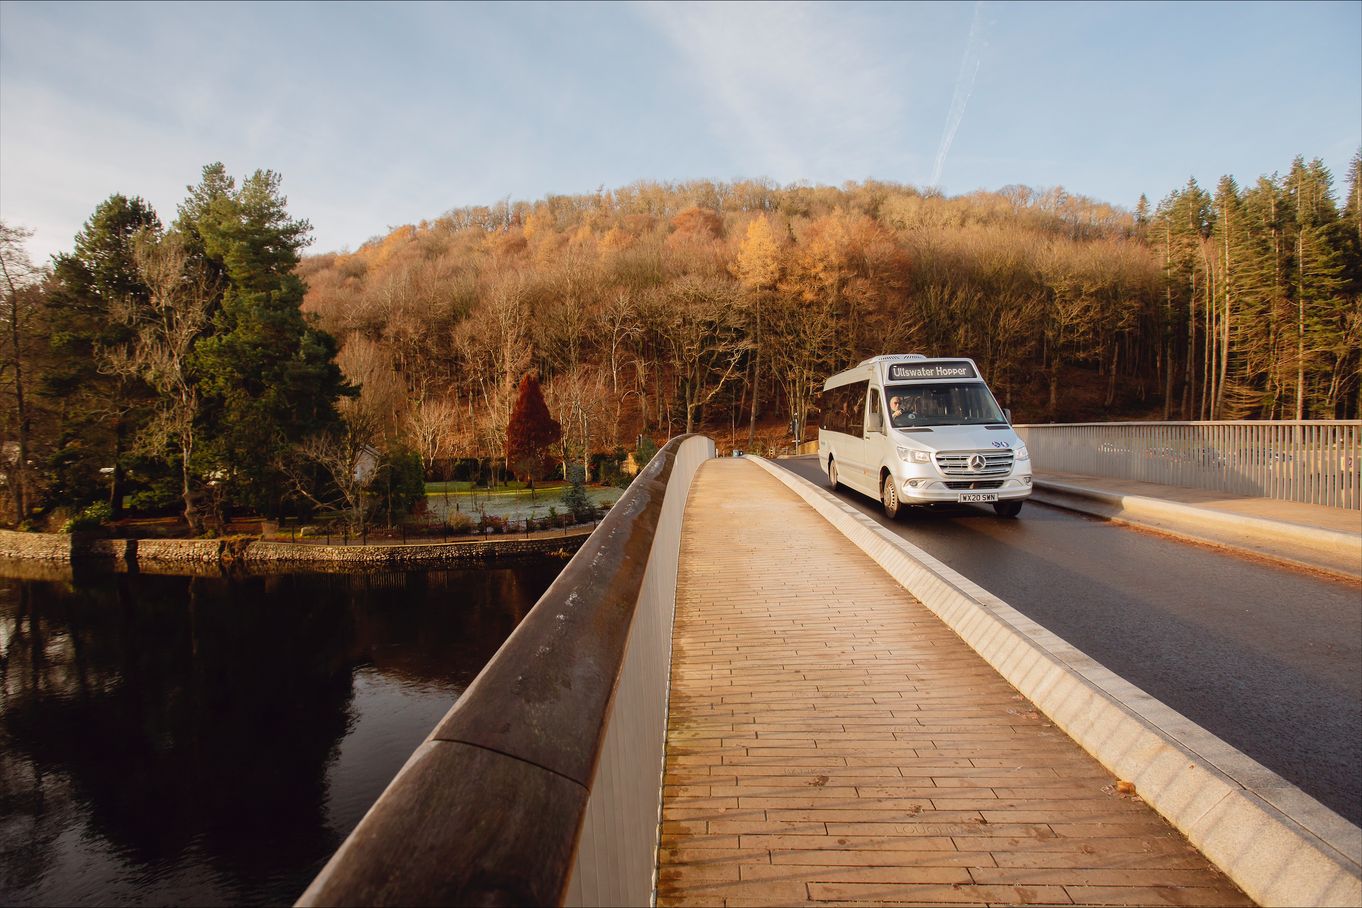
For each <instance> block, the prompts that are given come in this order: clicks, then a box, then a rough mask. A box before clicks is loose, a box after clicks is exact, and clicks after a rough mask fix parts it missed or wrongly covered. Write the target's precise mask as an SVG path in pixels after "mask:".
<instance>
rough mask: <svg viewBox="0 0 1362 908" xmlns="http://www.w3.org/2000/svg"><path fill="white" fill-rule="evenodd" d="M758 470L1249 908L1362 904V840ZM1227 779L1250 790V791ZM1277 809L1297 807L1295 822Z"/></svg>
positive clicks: (1022, 620) (843, 509)
mask: <svg viewBox="0 0 1362 908" xmlns="http://www.w3.org/2000/svg"><path fill="white" fill-rule="evenodd" d="M749 459H751V460H752V461H753V462H755V463H757V464H758V465H760V466H761V467H763V468H764V469H765V470H766V471H767V472H768V473H770V474H771V475H772V476H774V477H775V478H776V479H777V480H779V481H780V482H782V483H783V484H784V485H786V486H787V487H788V488H790V489H791V490H792V491H793V492H795V494H797V495H799V496H800V497H801V498H803V499H804V500H805V501H806V502H807V503H808V504H809V505H810V506H812V507H813V508H814V510H815V511H817V512H818V513H819V514H821V515H822V516H823V517H824V518H825V519H827V520H828V522H829V523H831V524H832V525H833V526H834V527H835V528H837V529H838V530H839V531H840V532H842V533H843V534H844V535H846V536H847V538H848V539H849V540H850V541H851V542H852V543H854V544H855V545H857V546H858V547H859V548H861V549H862V550H863V551H865V552H866V554H868V555H869V556H870V557H871V558H872V559H874V560H875V561H876V563H878V564H880V565H881V567H883V568H884V569H885V570H886V571H887V572H888V573H889V574H890V576H892V577H894V579H895V580H897V581H898V582H899V583H901V584H902V585H903V586H904V587H905V588H906V589H907V590H908V591H909V592H910V593H912V594H913V595H914V596H916V597H917V598H918V599H919V600H921V601H922V602H923V604H924V605H926V606H927V607H928V608H929V609H931V610H932V611H933V612H935V613H936V614H937V615H938V616H939V617H940V618H941V619H942V620H943V621H945V622H946V624H947V625H948V626H950V627H951V628H952V629H953V630H954V631H955V632H956V633H957V634H959V635H960V637H961V638H962V639H963V640H965V642H966V643H968V644H969V645H970V646H971V647H972V648H973V649H975V651H976V652H978V653H979V654H980V655H981V656H982V657H983V658H984V659H985V660H986V661H987V662H989V664H990V665H992V666H993V667H994V668H995V669H996V670H998V672H999V673H1000V674H1002V675H1003V677H1004V678H1005V679H1006V680H1007V681H1008V682H1009V683H1011V684H1012V685H1013V686H1014V687H1016V688H1017V689H1018V690H1019V691H1020V692H1021V693H1022V694H1023V695H1025V696H1026V697H1028V698H1029V699H1030V700H1032V702H1034V703H1035V704H1036V706H1037V707H1038V708H1040V709H1041V710H1042V711H1043V712H1044V713H1045V714H1046V715H1047V716H1049V717H1050V718H1051V719H1052V720H1053V721H1054V722H1055V724H1056V726H1057V727H1059V728H1060V729H1062V730H1063V731H1064V732H1065V733H1066V734H1068V735H1069V736H1070V737H1071V738H1073V739H1074V741H1075V742H1076V743H1078V744H1079V745H1080V746H1081V747H1083V748H1084V749H1085V750H1087V751H1088V752H1089V753H1091V754H1092V755H1093V756H1094V757H1095V758H1096V759H1097V760H1098V761H1099V762H1101V763H1102V764H1103V765H1104V766H1106V767H1107V768H1108V769H1109V770H1111V771H1112V772H1113V773H1115V774H1116V775H1117V776H1118V777H1119V778H1122V779H1128V780H1130V781H1132V782H1134V783H1135V785H1136V790H1137V791H1138V792H1139V793H1140V795H1141V796H1142V797H1143V798H1144V800H1145V801H1146V802H1147V803H1148V804H1149V805H1150V806H1151V807H1153V808H1154V809H1155V810H1157V811H1158V812H1159V813H1160V814H1162V815H1163V816H1164V817H1165V818H1167V819H1168V820H1169V821H1170V822H1171V823H1173V825H1174V826H1176V827H1177V828H1178V829H1179V830H1181V831H1182V832H1183V834H1184V835H1186V836H1187V837H1188V840H1189V841H1191V842H1192V844H1194V845H1195V846H1196V847H1197V848H1199V849H1200V850H1201V851H1202V853H1204V854H1205V855H1206V857H1207V858H1209V859H1210V860H1211V861H1212V862H1213V863H1215V864H1216V865H1217V866H1218V867H1220V869H1221V870H1222V871H1224V872H1225V873H1226V875H1228V876H1229V877H1230V878H1231V879H1232V880H1234V882H1235V883H1237V884H1238V885H1239V886H1240V887H1241V888H1242V889H1243V890H1244V891H1245V892H1246V893H1247V894H1248V895H1249V896H1250V897H1251V898H1253V899H1255V900H1256V901H1258V902H1259V903H1261V904H1270V905H1338V906H1349V905H1357V904H1362V829H1359V828H1358V827H1357V826H1354V825H1353V824H1351V823H1349V822H1348V821H1346V820H1344V819H1343V818H1342V817H1339V816H1338V815H1337V814H1335V813H1334V812H1333V811H1330V810H1329V809H1328V808H1326V807H1324V806H1323V805H1321V804H1319V802H1318V801H1315V800H1314V799H1313V798H1310V797H1309V796H1308V795H1305V794H1304V792H1301V791H1300V790H1299V789H1297V788H1296V787H1295V786H1293V785H1291V784H1290V783H1288V782H1286V781H1285V780H1284V779H1282V778H1280V777H1279V776H1277V775H1276V774H1275V773H1272V772H1271V771H1270V770H1268V769H1266V768H1265V767H1262V766H1261V765H1260V764H1257V763H1256V762H1255V761H1252V760H1250V759H1249V758H1248V757H1246V756H1244V755H1243V754H1241V753H1239V752H1238V751H1237V750H1235V749H1234V748H1232V747H1230V746H1229V745H1228V744H1226V743H1225V742H1223V741H1221V740H1220V739H1219V738H1217V737H1215V736H1214V735H1211V734H1210V733H1209V732H1207V731H1205V730H1204V729H1202V728H1200V727H1199V726H1197V725H1195V724H1194V723H1192V722H1190V721H1189V720H1187V719H1186V718H1185V717H1182V716H1181V715H1180V714H1178V713H1176V712H1175V711H1173V710H1171V709H1169V708H1168V707H1166V706H1164V705H1163V704H1162V703H1160V702H1159V701H1158V700H1156V699H1155V698H1153V697H1151V696H1149V695H1148V694H1146V693H1144V692H1143V691H1141V690H1139V689H1138V688H1136V687H1135V686H1134V685H1131V684H1129V683H1128V682H1126V681H1124V680H1123V679H1120V678H1119V677H1117V676H1116V675H1114V674H1113V673H1111V672H1110V671H1108V670H1107V669H1105V668H1103V667H1102V666H1101V665H1100V664H1098V663H1097V662H1095V661H1094V660H1092V659H1091V658H1089V657H1088V656H1086V655H1085V654H1083V653H1082V652H1081V651H1080V650H1077V649H1076V648H1074V647H1072V646H1069V645H1068V644H1067V643H1065V642H1064V641H1063V640H1061V639H1060V638H1059V637H1057V636H1055V635H1054V634H1052V633H1050V632H1048V631H1046V630H1045V629H1044V628H1042V627H1040V626H1039V625H1037V624H1036V623H1035V622H1032V621H1030V619H1027V618H1026V617H1025V616H1023V615H1021V614H1020V613H1018V612H1017V611H1016V610H1015V609H1013V608H1011V606H1008V605H1007V604H1006V603H1005V602H1003V601H1002V600H1000V599H998V598H997V597H995V596H992V595H991V594H988V593H987V592H986V591H984V590H983V589H982V588H980V587H978V586H977V585H976V584H973V583H971V582H970V581H969V580H967V579H966V578H964V577H961V576H960V575H959V574H957V573H955V572H954V571H953V570H951V569H950V568H949V567H947V566H946V565H944V564H942V563H941V562H939V561H937V560H936V559H934V558H932V557H931V556H930V555H928V554H927V553H926V552H923V551H922V550H920V549H918V548H916V547H915V546H912V545H911V544H910V543H908V542H906V541H904V540H902V539H900V538H898V537H897V536H894V535H893V534H891V533H890V532H889V531H887V530H885V529H884V528H883V527H881V526H879V525H878V524H876V523H875V522H874V521H872V520H870V519H869V518H867V517H865V516H864V515H863V514H861V513H860V512H858V511H856V510H855V509H854V508H852V507H850V506H849V505H846V504H844V503H843V502H841V501H839V500H838V499H836V498H835V497H834V496H832V495H831V494H830V493H828V492H826V491H825V490H823V489H820V488H818V487H817V486H815V485H813V484H812V483H810V482H808V481H807V480H805V479H803V478H801V477H798V476H795V475H794V474H793V473H790V472H789V471H787V470H783V469H780V468H779V467H776V466H774V465H773V464H770V463H769V462H767V461H765V460H763V459H762V458H759V457H751V458H749ZM1161 726H1162V727H1161ZM1170 727H1172V728H1176V729H1177V732H1176V734H1174V733H1172V732H1170V731H1168V730H1166V729H1168V728H1170ZM1211 754H1213V755H1214V759H1215V762H1213V761H1212V758H1211V757H1209V756H1208V755H1211ZM1217 764H1218V765H1217ZM1221 767H1225V768H1227V769H1229V770H1230V771H1231V772H1233V773H1234V776H1237V777H1238V778H1241V779H1242V778H1246V777H1249V778H1252V779H1253V782H1252V783H1251V784H1252V788H1250V787H1248V786H1247V785H1245V784H1244V783H1241V782H1240V781H1236V778H1235V777H1232V776H1231V775H1229V774H1227V773H1226V772H1225V771H1222V768H1221ZM1273 801H1277V802H1285V803H1287V804H1289V805H1294V806H1297V807H1299V809H1294V810H1293V811H1292V813H1291V814H1288V813H1285V812H1284V811H1283V810H1282V809H1279V808H1278V807H1277V806H1275V804H1274V803H1273Z"/></svg>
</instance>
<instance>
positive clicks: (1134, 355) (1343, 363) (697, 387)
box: [300, 158, 1362, 463]
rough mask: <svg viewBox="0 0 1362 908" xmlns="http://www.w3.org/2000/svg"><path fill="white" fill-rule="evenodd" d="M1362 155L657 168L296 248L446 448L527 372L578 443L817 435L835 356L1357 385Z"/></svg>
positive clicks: (486, 439) (419, 433)
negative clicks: (1198, 170)
mask: <svg viewBox="0 0 1362 908" xmlns="http://www.w3.org/2000/svg"><path fill="white" fill-rule="evenodd" d="M1360 166H1362V165H1359V159H1358V158H1354V160H1353V162H1352V166H1351V168H1350V172H1349V174H1348V179H1347V184H1348V198H1347V200H1346V202H1345V203H1344V207H1343V210H1342V211H1340V210H1339V206H1338V203H1337V201H1336V199H1335V198H1334V196H1333V194H1332V190H1331V181H1332V177H1331V175H1330V174H1329V172H1328V171H1327V170H1326V168H1325V167H1324V165H1323V164H1322V163H1321V162H1320V161H1318V160H1316V161H1313V162H1310V163H1306V162H1305V161H1304V160H1303V159H1300V158H1297V159H1296V160H1295V161H1294V162H1293V163H1292V164H1291V166H1290V168H1289V171H1288V172H1287V174H1286V176H1284V177H1281V176H1277V175H1275V174H1274V175H1272V176H1267V177H1261V178H1259V179H1258V180H1257V181H1256V182H1254V183H1253V184H1252V185H1249V186H1247V187H1240V186H1238V185H1237V184H1236V183H1235V181H1234V180H1233V179H1232V178H1229V177H1226V178H1224V179H1222V180H1221V181H1220V183H1219V185H1218V186H1217V187H1216V190H1215V192H1214V193H1210V192H1207V191H1206V190H1204V189H1203V188H1201V187H1200V186H1198V185H1197V184H1196V183H1195V182H1194V181H1193V182H1189V183H1188V184H1187V185H1186V186H1185V187H1182V188H1181V189H1178V190H1175V191H1174V192H1172V193H1170V194H1169V195H1168V196H1167V197H1166V198H1164V199H1163V200H1162V201H1161V202H1160V203H1159V204H1158V205H1157V206H1150V205H1149V204H1148V203H1147V202H1146V201H1145V200H1144V199H1141V204H1140V206H1139V207H1138V208H1137V210H1136V211H1135V212H1133V213H1131V212H1126V211H1123V210H1120V209H1117V208H1113V207H1112V206H1110V205H1107V204H1104V203H1101V202H1098V201H1094V200H1092V199H1088V198H1083V197H1081V196H1074V195H1071V194H1069V193H1066V192H1065V191H1063V190H1062V189H1051V190H1045V191H1037V190H1033V189H1029V188H1027V187H1024V186H1010V187H1006V188H1004V189H1002V190H999V191H997V192H978V193H974V194H971V195H966V196H960V197H955V198H945V197H942V196H941V195H940V194H937V193H933V192H924V191H921V190H918V189H915V188H913V187H911V186H904V185H897V184H891V183H877V182H868V183H860V184H853V183H848V184H846V185H844V186H842V187H840V188H834V187H824V186H818V187H814V186H790V187H778V186H775V185H773V184H771V183H769V182H762V181H746V182H736V183H711V182H692V183H680V184H668V183H636V184H634V185H631V186H627V187H624V188H621V189H615V190H604V189H601V190H598V191H597V192H595V193H591V194H586V195H575V196H550V197H548V198H546V199H543V200H541V201H538V202H514V203H512V202H509V201H506V202H501V203H499V204H497V205H494V206H491V207H472V208H460V209H456V210H454V211H451V212H449V213H448V214H446V215H444V216H443V217H440V218H438V219H436V220H434V221H429V222H422V223H420V224H417V225H414V226H404V227H399V228H397V229H395V230H393V231H392V232H391V233H389V234H388V235H387V236H385V237H381V238H376V239H374V240H371V241H370V242H368V243H366V244H365V245H364V246H362V247H361V248H360V249H358V250H356V251H355V252H353V253H337V254H329V255H319V256H313V257H309V258H306V259H304V260H303V262H302V265H301V268H300V273H301V274H302V276H303V277H304V278H305V280H306V282H307V284H308V287H309V289H308V293H307V297H306V301H305V308H306V309H307V310H309V311H311V312H313V313H316V315H317V316H319V318H320V324H321V326H322V327H323V328H325V329H326V330H327V331H328V332H330V333H331V334H332V335H334V336H335V337H336V338H337V339H338V341H339V342H340V345H341V346H340V360H339V361H340V364H341V366H342V369H343V370H344V371H345V373H346V375H347V376H349V377H350V378H351V380H352V381H354V382H356V383H358V384H360V385H361V387H362V388H363V391H362V402H363V403H364V408H365V409H366V410H369V411H370V412H373V413H377V414H383V415H384V417H385V420H386V429H385V431H386V432H388V433H390V434H393V435H399V436H405V437H406V438H408V439H409V440H410V442H411V443H412V444H414V445H415V446H416V447H417V448H419V449H420V450H421V451H422V452H423V457H424V459H425V460H426V461H427V462H428V463H429V462H431V461H433V460H438V459H440V458H441V457H447V456H451V455H466V454H472V453H477V454H481V455H483V456H488V457H499V456H502V455H503V453H504V452H503V451H502V446H503V445H504V439H505V434H506V433H505V427H506V421H507V418H508V414H509V408H510V405H511V401H512V398H513V394H514V391H515V388H516V387H517V383H518V381H519V380H520V377H521V375H523V374H524V373H525V372H527V371H537V372H538V373H539V374H540V375H541V376H542V377H543V379H544V385H545V391H546V396H547V398H548V401H549V404H550V407H551V409H552V410H553V411H554V416H555V417H556V418H557V419H558V420H559V421H560V422H561V423H562V425H563V427H564V433H565V435H564V444H565V446H566V448H567V451H569V452H572V454H571V455H570V456H581V455H582V453H583V452H586V451H591V450H600V449H609V448H612V447H615V446H619V445H623V446H624V447H632V446H633V443H634V439H635V437H636V436H637V435H638V434H639V433H650V434H654V435H657V436H660V437H661V436H667V435H670V434H673V433H676V432H680V431H684V430H691V429H704V430H706V431H710V432H713V433H716V434H719V435H721V436H723V437H724V438H728V439H732V440H733V443H735V444H737V446H739V447H744V446H746V445H747V444H750V441H749V438H750V435H749V433H751V432H752V430H753V427H755V426H760V425H766V426H768V427H769V426H773V425H774V426H778V427H779V429H780V431H779V433H777V434H780V435H783V436H784V437H785V438H786V439H788V438H790V434H789V433H787V432H786V429H787V427H789V426H791V425H792V426H793V429H794V432H793V434H794V435H795V436H802V437H804V438H809V437H812V436H811V433H810V431H809V430H808V429H806V428H805V423H806V421H807V422H810V424H816V419H817V414H816V409H815V408H814V406H813V403H814V400H813V398H814V394H815V391H816V389H817V388H818V387H819V386H820V385H821V382H822V380H823V378H825V377H826V376H827V375H828V374H830V373H832V372H834V371H837V370H839V369H841V368H844V367H846V366H847V365H850V364H853V363H855V362H857V361H859V360H860V359H862V358H864V357H866V356H870V355H875V354H879V353H886V352H909V351H916V352H922V353H925V354H927V355H963V356H970V357H973V358H974V359H975V360H977V361H978V362H979V364H980V366H981V367H982V369H983V371H984V374H985V376H987V377H988V379H989V380H990V382H991V383H992V385H993V387H994V389H995V391H996V392H997V393H998V395H999V397H1000V398H1001V400H1002V403H1003V404H1004V405H1005V406H1009V407H1011V408H1012V409H1013V411H1014V416H1015V418H1016V419H1017V420H1018V421H1021V422H1026V421H1050V420H1056V421H1070V420H1086V419H1102V420H1105V419H1123V418H1140V419H1145V418H1172V419H1241V418H1333V417H1355V416H1357V415H1358V412H1359V393H1360V391H1362V389H1360V388H1359V365H1360V363H1359V341H1362V309H1360V304H1359V299H1360V298H1362V216H1360V212H1362V205H1359V170H1360Z"/></svg>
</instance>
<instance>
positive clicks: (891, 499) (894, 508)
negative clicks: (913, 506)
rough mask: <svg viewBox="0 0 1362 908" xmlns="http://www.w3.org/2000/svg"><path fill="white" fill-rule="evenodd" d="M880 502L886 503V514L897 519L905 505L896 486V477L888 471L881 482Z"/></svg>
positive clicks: (892, 518)
mask: <svg viewBox="0 0 1362 908" xmlns="http://www.w3.org/2000/svg"><path fill="white" fill-rule="evenodd" d="M880 503H881V504H882V505H884V516H885V517H888V518H889V519H890V520H897V519H898V516H899V512H900V511H902V510H903V505H902V504H900V503H899V490H898V489H897V488H896V487H895V486H894V477H893V476H890V475H889V474H888V473H886V474H885V476H884V481H883V482H881V483H880Z"/></svg>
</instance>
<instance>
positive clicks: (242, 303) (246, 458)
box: [175, 164, 352, 513]
mask: <svg viewBox="0 0 1362 908" xmlns="http://www.w3.org/2000/svg"><path fill="white" fill-rule="evenodd" d="M279 189H280V178H279V175H278V174H275V173H273V172H272V171H268V170H264V171H256V172H255V173H254V174H252V175H251V176H250V177H248V178H247V179H246V180H245V181H244V182H243V183H242V185H241V188H240V189H239V190H238V189H236V188H235V181H234V180H232V178H231V177H229V176H227V174H226V171H225V170H224V168H223V167H222V165H221V164H212V165H209V166H208V167H205V168H204V172H203V180H202V182H201V183H200V184H199V185H198V186H196V187H191V189H190V195H189V198H188V199H187V200H186V201H185V203H184V204H183V205H182V206H181V207H180V212H179V219H178V220H177V221H176V224H175V228H176V230H178V231H181V232H182V233H184V234H185V236H186V241H187V243H188V245H189V248H191V249H192V250H195V251H196V252H197V253H198V254H199V255H200V256H201V257H202V258H203V259H204V261H205V263H206V267H207V269H208V270H209V271H210V272H212V273H216V274H217V275H219V276H220V281H221V286H222V288H223V290H222V293H221V297H220V299H219V301H218V305H217V307H216V308H215V311H214V313H213V328H212V331H211V333H210V335H209V336H208V337H206V338H205V339H204V340H203V341H202V342H201V343H200V344H199V345H198V347H197V349H196V361H197V367H198V370H199V373H200V375H201V376H202V379H201V381H202V386H203V391H204V394H205V414H206V417H207V420H208V423H209V425H210V426H211V429H212V431H211V433H210V436H209V438H208V439H206V446H205V447H206V452H207V454H208V455H209V457H210V458H211V460H212V462H213V463H214V464H215V466H216V471H217V472H218V473H220V474H221V475H222V476H223V477H224V478H225V481H226V482H227V483H228V487H229V494H230V496H231V497H232V499H233V500H235V501H238V502H240V503H243V504H247V505H250V506H252V507H254V508H257V509H259V510H261V511H262V512H265V513H277V511H278V508H279V506H280V503H281V497H282V495H283V490H284V488H285V476H284V473H283V470H282V468H281V464H282V462H283V460H284V459H285V458H287V457H288V456H289V452H290V450H291V449H292V447H293V446H294V445H296V444H297V443H298V442H300V441H301V440H302V439H304V438H306V437H308V436H310V435H313V434H315V433H318V432H321V431H324V430H326V429H328V428H330V427H333V426H335V424H336V421H337V419H338V416H337V413H336V407H335V405H336V401H337V400H338V399H339V398H340V397H341V396H342V395H345V394H349V393H352V391H351V389H350V388H349V387H348V385H347V384H346V383H345V381H344V378H343V377H342V375H341V372H340V369H339V368H338V367H337V366H336V363H335V355H336V343H335V341H334V340H333V339H332V337H331V336H330V335H329V334H327V333H326V332H324V331H322V330H320V329H319V328H318V327H317V326H316V325H315V324H314V322H313V320H311V319H309V318H308V317H306V316H304V314H303V312H302V308H301V307H302V302H303V295H304V293H305V291H306V287H305V285H304V284H303V281H302V279H301V278H300V277H299V276H298V274H297V273H296V269H297V266H298V262H299V253H300V252H301V250H302V249H303V247H304V246H306V245H307V243H308V242H309V241H310V240H309V236H308V235H309V233H310V231H311V225H310V224H309V223H308V222H307V221H304V220H295V219H293V218H291V217H289V215H288V211H287V207H286V206H287V200H286V199H285V198H284V196H283V195H282V194H281V193H280V191H279Z"/></svg>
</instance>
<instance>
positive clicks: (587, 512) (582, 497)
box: [563, 463, 596, 523]
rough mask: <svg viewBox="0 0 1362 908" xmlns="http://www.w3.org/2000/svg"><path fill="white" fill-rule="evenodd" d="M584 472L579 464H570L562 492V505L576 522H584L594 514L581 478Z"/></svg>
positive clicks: (593, 507)
mask: <svg viewBox="0 0 1362 908" xmlns="http://www.w3.org/2000/svg"><path fill="white" fill-rule="evenodd" d="M584 472H585V471H584V470H583V469H582V466H581V464H576V463H574V464H572V465H570V466H569V467H568V487H567V489H566V490H564V492H563V506H564V507H566V508H567V509H568V513H570V514H571V515H572V518H573V519H574V520H576V521H577V522H578V523H585V522H586V521H588V520H591V519H592V518H593V517H595V516H596V508H595V506H594V505H592V503H591V498H590V496H588V495H587V494H586V483H585V482H584V481H583V479H582V477H583V474H584Z"/></svg>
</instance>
